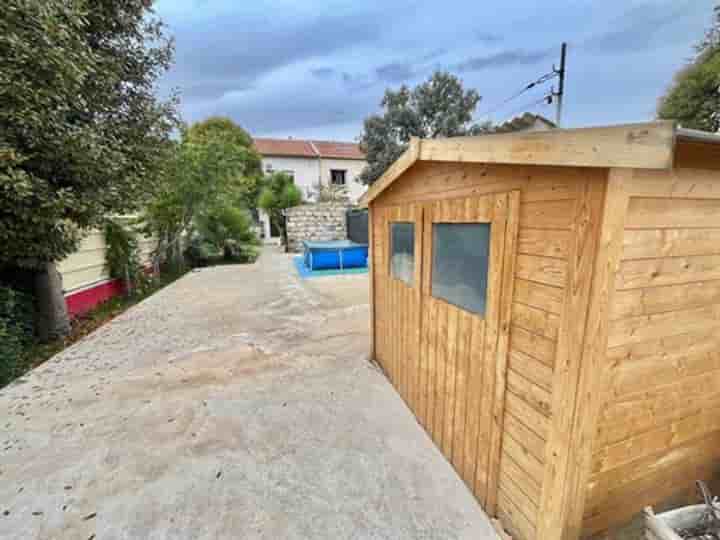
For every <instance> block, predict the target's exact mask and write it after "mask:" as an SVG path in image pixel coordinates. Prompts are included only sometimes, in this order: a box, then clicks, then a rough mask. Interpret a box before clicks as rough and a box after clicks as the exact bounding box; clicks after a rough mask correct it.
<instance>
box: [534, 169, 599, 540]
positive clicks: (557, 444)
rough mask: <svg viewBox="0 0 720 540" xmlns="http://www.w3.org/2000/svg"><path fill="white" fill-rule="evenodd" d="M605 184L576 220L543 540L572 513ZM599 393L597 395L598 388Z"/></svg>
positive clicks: (579, 207)
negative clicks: (577, 417) (572, 474)
mask: <svg viewBox="0 0 720 540" xmlns="http://www.w3.org/2000/svg"><path fill="white" fill-rule="evenodd" d="M605 184H606V181H605V177H604V176H603V177H602V178H597V177H596V175H592V176H591V177H590V178H588V180H586V182H585V185H584V189H583V192H582V193H581V194H580V196H579V198H578V200H577V201H576V207H575V212H574V214H573V237H572V240H571V244H570V259H569V261H568V268H567V284H566V286H565V291H566V292H565V301H564V304H563V310H562V314H561V327H560V332H559V341H558V344H557V354H556V358H555V369H554V376H553V385H552V388H553V393H552V404H551V410H552V421H551V424H550V432H549V434H548V443H547V446H546V451H545V475H544V479H543V483H542V496H541V499H540V510H539V512H538V523H537V538H541V539H545V538H547V539H550V538H553V539H559V538H561V537H563V531H564V529H565V522H566V519H567V518H566V516H567V511H568V510H567V509H568V506H569V505H570V504H571V503H570V501H569V500H568V499H567V478H568V476H569V471H571V470H572V469H573V468H574V467H575V453H576V452H578V451H579V447H578V446H577V445H576V444H573V442H572V434H573V433H574V426H573V420H574V412H575V408H576V404H577V402H578V401H583V400H585V399H587V395H586V394H585V393H581V392H580V389H579V388H578V381H579V380H580V379H581V378H582V376H583V374H584V372H586V371H587V370H588V369H590V367H589V366H588V365H587V362H585V361H584V358H583V354H582V353H583V344H584V340H585V335H586V325H585V322H586V320H587V319H588V317H589V316H590V315H589V312H588V302H589V300H590V297H591V286H592V283H593V275H594V273H593V270H594V269H596V262H595V261H596V253H597V246H598V242H599V238H600V231H601V225H602V222H603V204H604V202H605ZM590 335H592V334H590ZM591 380H593V381H594V379H591ZM593 391H594V392H597V387H596V386H594V387H593Z"/></svg>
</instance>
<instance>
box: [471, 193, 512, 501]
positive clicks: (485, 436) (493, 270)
mask: <svg viewBox="0 0 720 540" xmlns="http://www.w3.org/2000/svg"><path fill="white" fill-rule="evenodd" d="M494 198H495V204H494V214H493V216H492V228H491V234H490V265H489V272H490V273H489V276H488V285H487V303H486V306H487V308H486V314H485V342H484V344H483V346H484V348H485V352H484V354H483V359H484V361H483V364H484V365H483V368H484V372H483V388H482V393H483V394H482V401H481V405H480V411H481V416H480V430H479V440H478V458H477V459H478V463H477V467H476V468H475V492H476V493H482V496H481V500H483V501H485V507H486V508H487V510H488V512H489V513H490V514H491V515H492V514H494V512H495V509H494V508H490V507H489V506H487V504H488V503H487V501H488V482H489V469H488V467H489V459H490V452H489V450H490V445H491V441H492V424H493V422H492V407H493V399H494V397H495V384H496V375H497V372H496V369H495V360H496V355H497V345H498V322H499V321H498V319H499V313H500V312H499V310H500V294H501V286H502V264H503V262H502V261H503V258H504V253H505V228H506V222H507V203H508V197H507V194H501V195H496V196H495V197H494Z"/></svg>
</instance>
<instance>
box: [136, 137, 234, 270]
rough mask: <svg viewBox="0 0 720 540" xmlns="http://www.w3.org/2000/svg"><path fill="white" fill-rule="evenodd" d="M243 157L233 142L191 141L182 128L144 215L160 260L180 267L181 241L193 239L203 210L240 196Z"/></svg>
mask: <svg viewBox="0 0 720 540" xmlns="http://www.w3.org/2000/svg"><path fill="white" fill-rule="evenodd" d="M191 129H192V128H191ZM246 158H247V154H246V153H245V152H242V151H238V149H237V146H236V145H235V144H234V143H233V142H232V141H231V140H225V139H224V138H222V137H208V138H201V139H198V138H192V137H191V136H190V130H184V132H183V134H182V138H181V142H179V143H177V144H176V146H175V150H174V153H173V158H172V160H171V162H170V165H169V166H168V170H167V174H166V175H165V176H164V177H163V178H162V180H161V181H159V182H158V183H159V190H158V191H159V192H158V195H157V196H156V197H155V199H154V200H153V201H152V202H151V203H150V204H149V205H148V206H147V209H146V212H145V221H146V232H147V233H149V234H155V235H156V236H157V238H158V242H159V245H158V257H159V258H161V259H170V260H171V261H172V262H174V263H175V264H182V252H183V245H182V240H183V238H184V237H187V236H192V232H193V231H194V229H195V227H196V225H197V220H198V218H199V217H200V216H201V215H202V214H203V212H207V211H209V209H214V208H219V207H220V206H222V205H228V204H232V203H233V202H235V201H237V200H238V199H240V198H241V195H240V194H239V180H238V179H239V178H241V177H242V175H243V174H244V172H245V171H246V170H247V169H248V164H247V160H246ZM237 204H239V203H236V205H237Z"/></svg>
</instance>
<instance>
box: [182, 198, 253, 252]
mask: <svg viewBox="0 0 720 540" xmlns="http://www.w3.org/2000/svg"><path fill="white" fill-rule="evenodd" d="M252 225H253V222H252V218H251V217H250V214H249V212H248V211H247V210H243V209H241V208H237V207H233V206H228V205H222V206H219V207H217V208H211V209H209V210H208V211H206V212H204V213H203V214H202V215H200V216H199V217H198V220H197V227H196V232H195V236H194V237H193V239H192V241H191V243H190V246H189V248H188V256H189V258H190V259H191V260H192V261H193V262H194V263H195V264H200V265H207V264H210V263H214V262H219V261H225V262H253V261H254V260H255V259H256V258H257V249H256V246H257V245H258V244H259V242H258V239H257V236H255V232H254V231H253V229H252Z"/></svg>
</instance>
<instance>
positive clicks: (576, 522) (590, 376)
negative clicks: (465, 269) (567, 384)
mask: <svg viewBox="0 0 720 540" xmlns="http://www.w3.org/2000/svg"><path fill="white" fill-rule="evenodd" d="M633 174H634V171H633V170H630V169H611V170H610V173H609V178H608V186H607V194H606V196H605V206H604V210H603V219H602V228H601V232H600V243H599V246H598V252H597V257H596V261H595V270H594V277H593V285H592V292H591V296H590V299H589V307H588V312H589V316H588V319H587V324H586V330H585V334H586V336H587V339H586V340H585V343H584V345H583V349H582V354H581V358H582V363H583V369H582V370H581V371H580V377H579V380H578V382H577V399H576V400H575V404H574V418H573V424H572V433H571V436H570V438H569V440H567V442H566V444H567V448H572V449H573V451H574V455H573V460H572V462H571V463H570V466H569V467H568V471H567V476H566V479H565V484H564V485H563V486H562V488H561V493H562V501H561V503H562V505H561V507H560V508H561V509H562V521H563V525H564V527H563V531H562V534H556V535H555V536H553V537H554V538H562V539H563V540H571V539H572V540H575V539H577V538H579V537H580V534H581V532H582V525H583V511H584V507H585V499H586V497H587V485H588V479H589V477H590V468H591V464H592V450H593V444H594V441H595V435H596V427H597V419H598V416H599V414H600V409H601V407H602V400H603V390H604V387H603V386H604V377H605V371H604V367H605V366H604V364H605V361H606V357H607V344H608V332H609V319H610V311H611V309H612V305H613V298H614V294H615V273H616V271H617V267H618V264H619V262H620V257H621V255H622V246H623V233H624V229H625V220H626V218H627V209H628V203H629V196H628V193H627V191H626V186H627V184H628V183H629V182H631V181H632V177H633ZM556 532H557V531H556ZM548 538H550V537H549V536H548Z"/></svg>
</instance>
